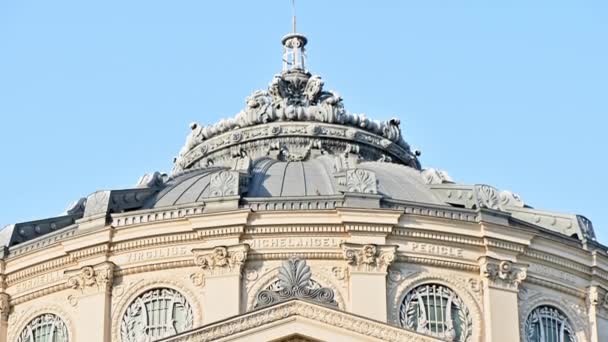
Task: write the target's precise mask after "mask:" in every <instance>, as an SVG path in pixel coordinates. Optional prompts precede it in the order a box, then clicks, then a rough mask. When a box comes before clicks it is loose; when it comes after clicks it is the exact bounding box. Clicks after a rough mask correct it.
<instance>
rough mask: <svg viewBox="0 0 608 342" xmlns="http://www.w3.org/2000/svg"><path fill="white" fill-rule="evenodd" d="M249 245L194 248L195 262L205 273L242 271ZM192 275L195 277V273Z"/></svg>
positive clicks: (219, 273)
mask: <svg viewBox="0 0 608 342" xmlns="http://www.w3.org/2000/svg"><path fill="white" fill-rule="evenodd" d="M248 251H249V245H247V244H240V245H234V246H228V247H226V246H217V247H213V248H201V249H193V250H192V253H194V256H195V263H196V264H197V265H198V266H200V267H201V269H202V271H203V272H204V274H205V275H208V276H213V275H221V274H227V273H240V272H241V268H242V266H243V264H244V263H245V260H246V259H247V253H248ZM192 277H195V276H194V275H193V276H192Z"/></svg>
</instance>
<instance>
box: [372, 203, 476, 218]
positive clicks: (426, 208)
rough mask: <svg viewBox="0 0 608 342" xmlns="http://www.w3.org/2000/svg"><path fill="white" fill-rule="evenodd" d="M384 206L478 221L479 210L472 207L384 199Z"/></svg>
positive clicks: (404, 211) (440, 216)
mask: <svg viewBox="0 0 608 342" xmlns="http://www.w3.org/2000/svg"><path fill="white" fill-rule="evenodd" d="M382 204H383V207H385V208H390V209H396V210H401V211H403V213H405V214H406V215H418V216H428V217H434V218H440V219H446V220H457V221H465V222H475V223H476V222H477V212H476V211H475V210H471V209H459V208H454V207H450V206H447V205H446V206H444V205H433V204H424V203H417V202H408V201H400V200H393V199H383V200H382Z"/></svg>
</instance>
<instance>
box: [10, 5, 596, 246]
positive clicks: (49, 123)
mask: <svg viewBox="0 0 608 342" xmlns="http://www.w3.org/2000/svg"><path fill="white" fill-rule="evenodd" d="M607 4H608V3H607V2H606V1H595V2H593V1H566V2H562V1H555V0H553V1H528V0H521V1H518V0H511V1H486V0H483V1H482V0H480V1H431V0H425V1H352V0H351V1H346V0H344V1H311V0H305V1H303V0H301V1H299V3H298V5H297V7H298V17H299V18H298V23H299V28H300V30H299V31H302V32H303V33H305V34H307V36H308V37H309V41H310V43H309V69H310V70H311V71H313V72H315V73H319V74H321V75H322V76H323V78H324V80H325V84H326V87H328V88H329V89H334V90H337V91H339V92H340V93H341V95H342V96H343V98H344V102H345V105H346V107H347V109H349V110H350V111H352V112H357V113H360V112H364V113H366V114H367V115H368V116H371V117H373V118H377V119H387V118H389V117H391V116H393V115H397V116H398V117H400V118H401V119H402V127H403V129H404V133H405V137H406V140H407V141H408V142H409V143H410V144H411V145H412V146H414V147H416V148H419V149H421V150H422V151H423V155H422V159H421V160H422V163H423V165H424V166H425V167H436V168H440V169H444V170H446V171H448V172H449V174H450V175H451V176H452V178H454V179H455V180H457V181H458V182H463V183H486V184H491V185H493V186H495V187H497V188H499V189H504V190H512V191H514V192H516V193H519V194H520V195H521V197H522V198H523V199H524V200H525V201H526V203H528V204H530V205H532V206H534V207H536V208H542V209H548V210H556V211H563V212H568V213H581V214H584V215H586V216H587V217H589V218H590V219H591V220H592V221H593V223H594V225H595V229H596V232H597V233H598V234H599V236H600V241H602V242H603V243H608V213H607V211H608V208H607V207H606V204H605V200H604V199H605V196H606V194H608V191H607V190H608V186H607V182H608V181H607V177H606V176H605V173H606V171H607V170H608V163H607V161H606V160H607V159H606V153H605V149H606V148H607V147H608V132H607V131H606V126H607V123H608V119H607V116H608V64H607V61H608V38H607V37H608V5H607ZM290 15H291V6H290V2H289V1H288V0H280V1H279V0H273V1H270V0H268V1H194V0H193V1H151V0H146V1H110V0H104V1H61V0H55V1H42V0H41V1H17V0H13V1H10V0H5V1H2V2H0V49H1V53H0V118H1V121H0V156H1V159H0V161H1V165H0V179H1V180H2V193H1V194H2V195H1V196H0V225H2V226H3V225H4V224H8V223H14V222H20V221H25V220H31V219H36V218H43V217H48V216H53V215H56V214H59V213H60V212H62V211H63V209H65V207H66V206H67V205H68V203H69V202H71V201H73V200H76V199H78V198H79V197H83V196H86V195H88V194H89V193H91V192H93V191H95V190H98V189H106V188H114V189H115V188H122V187H130V186H132V185H134V183H135V182H136V180H137V178H138V177H139V176H141V175H142V174H143V173H145V172H150V171H155V170H161V171H170V169H171V165H172V158H173V156H174V155H176V154H177V152H178V151H179V149H180V147H181V146H182V144H183V142H184V140H185V137H186V135H187V134H188V132H189V128H188V124H189V123H190V122H192V121H199V122H202V123H213V122H215V121H216V120H218V119H219V118H221V117H226V116H231V115H234V114H235V113H236V112H238V111H239V109H240V108H242V106H243V104H244V99H245V97H246V96H247V95H248V94H249V93H250V92H251V91H253V90H255V89H260V88H265V87H266V85H267V84H268V82H269V81H270V79H271V77H272V75H273V74H275V73H277V72H278V71H279V70H280V67H281V63H280V59H281V55H280V54H281V46H280V38H281V36H282V35H283V34H284V33H287V32H288V31H289V28H290Z"/></svg>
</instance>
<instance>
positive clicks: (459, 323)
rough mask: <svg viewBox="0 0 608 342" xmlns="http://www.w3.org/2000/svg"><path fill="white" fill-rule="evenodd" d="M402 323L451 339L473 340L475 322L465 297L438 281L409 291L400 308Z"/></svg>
mask: <svg viewBox="0 0 608 342" xmlns="http://www.w3.org/2000/svg"><path fill="white" fill-rule="evenodd" d="M399 319H400V323H401V326H402V327H404V328H409V329H412V330H415V331H417V332H420V333H423V334H427V335H431V336H435V337H438V338H441V339H445V340H448V341H461V342H466V341H470V340H471V335H472V326H473V322H472V319H471V315H470V314H469V310H468V308H467V307H466V306H465V305H464V303H463V302H462V299H460V297H458V296H457V295H456V293H454V291H452V290H451V289H450V288H448V287H446V286H443V285H438V284H425V285H420V286H418V287H416V288H414V289H413V290H411V291H410V292H408V293H407V294H406V295H405V297H404V298H403V301H402V303H401V307H400V310H399Z"/></svg>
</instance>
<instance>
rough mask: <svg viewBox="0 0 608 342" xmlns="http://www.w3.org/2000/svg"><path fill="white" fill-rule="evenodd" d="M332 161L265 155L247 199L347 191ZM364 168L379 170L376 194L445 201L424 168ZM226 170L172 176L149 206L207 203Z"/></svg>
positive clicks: (251, 178) (253, 175)
mask: <svg viewBox="0 0 608 342" xmlns="http://www.w3.org/2000/svg"><path fill="white" fill-rule="evenodd" d="M333 163H334V160H333V158H332V157H330V156H320V157H318V158H315V159H312V160H301V161H280V160H275V159H272V158H260V159H258V160H256V161H255V162H254V163H253V165H252V167H251V170H250V172H249V173H248V175H246V176H245V177H247V178H248V182H247V186H246V188H244V189H242V190H241V192H242V194H241V195H242V196H243V197H246V198H257V197H262V198H268V197H307V196H332V195H342V193H343V192H344V189H341V186H340V184H339V180H340V177H339V174H338V172H336V170H335V168H334V166H333ZM359 169H360V170H364V171H368V172H371V174H374V175H375V180H376V189H377V190H376V191H375V192H374V193H377V194H378V195H381V196H382V197H384V198H390V199H396V200H404V201H416V202H421V203H429V204H442V203H444V202H442V201H441V200H440V199H439V198H438V197H437V196H436V195H435V194H434V193H433V191H432V190H431V189H430V188H429V187H428V186H427V184H426V182H425V180H424V178H423V176H422V173H421V171H419V170H416V169H414V168H410V167H407V166H403V165H399V164H391V163H384V162H362V163H360V164H359ZM227 170H229V169H228V168H224V167H209V168H203V169H197V170H193V171H189V172H184V173H182V174H180V175H178V176H176V177H173V178H170V179H169V180H167V182H166V184H165V187H164V188H163V189H162V190H161V191H159V192H158V193H157V194H156V195H154V196H152V197H151V198H150V199H149V200H148V201H147V207H149V208H159V207H167V206H176V205H177V206H180V205H186V204H192V203H196V202H200V203H204V202H205V201H206V200H208V199H209V198H214V197H217V196H216V194H214V193H213V192H212V191H211V183H212V179H213V177H214V176H216V177H217V176H218V175H219V174H220V173H221V172H222V171H224V172H225V171H227ZM341 190H342V191H341Z"/></svg>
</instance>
